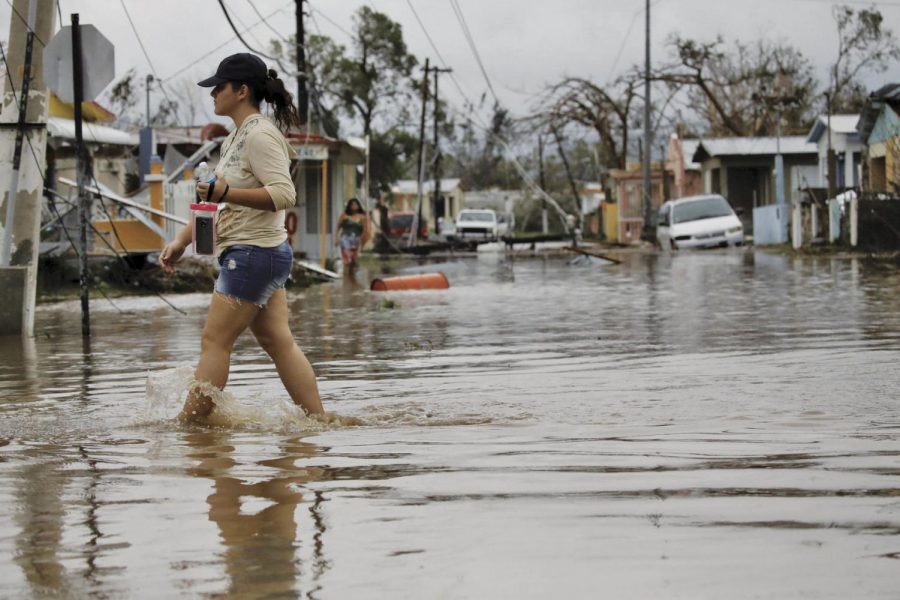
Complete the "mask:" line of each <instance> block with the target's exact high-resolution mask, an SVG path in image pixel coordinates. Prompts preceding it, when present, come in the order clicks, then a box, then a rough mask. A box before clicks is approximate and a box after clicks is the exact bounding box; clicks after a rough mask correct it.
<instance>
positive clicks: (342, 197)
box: [285, 133, 372, 261]
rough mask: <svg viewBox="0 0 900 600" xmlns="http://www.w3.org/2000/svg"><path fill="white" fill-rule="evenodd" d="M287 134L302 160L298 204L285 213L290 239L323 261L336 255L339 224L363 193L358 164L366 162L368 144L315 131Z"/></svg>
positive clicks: (296, 174) (298, 172)
mask: <svg viewBox="0 0 900 600" xmlns="http://www.w3.org/2000/svg"><path fill="white" fill-rule="evenodd" d="M287 138H288V143H289V144H290V146H291V147H292V148H293V149H294V150H295V151H296V152H297V161H298V164H297V166H296V168H295V169H294V187H295V188H296V189H297V204H296V205H295V206H294V207H292V208H290V209H288V210H287V211H286V214H285V228H286V229H287V233H288V241H290V243H291V247H292V248H293V250H294V252H295V253H297V254H302V255H305V256H307V257H310V258H316V259H318V260H320V261H321V260H323V257H324V258H333V257H336V256H338V249H337V248H335V246H334V230H335V225H336V224H337V220H338V217H340V214H341V212H342V211H343V210H344V206H345V204H346V203H347V201H348V200H349V199H350V198H359V197H360V196H359V189H358V186H357V166H358V165H362V164H364V163H365V147H364V146H360V144H358V143H350V142H348V141H346V140H338V139H334V138H329V137H325V136H320V135H314V134H309V135H306V134H303V133H291V134H289V135H288V136H287ZM323 184H324V185H323ZM362 204H363V208H366V203H365V202H362ZM368 208H369V209H370V210H371V208H372V207H368ZM323 228H324V230H325V231H324V233H325V236H324V238H323V237H322V229H323ZM323 249H324V254H323Z"/></svg>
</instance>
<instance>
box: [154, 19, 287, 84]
mask: <svg viewBox="0 0 900 600" xmlns="http://www.w3.org/2000/svg"><path fill="white" fill-rule="evenodd" d="M292 5H293V2H289V3H288V4H285V5H284V6H282V7H281V8H279V9H277V10H274V11H272V12H271V13H269V14H268V15H267V16H266V18H272V17H273V16H274V15H277V14H278V13H280V12H282V11H283V10H284V9H285V8H287V7H288V6H292ZM260 23H262V20H259V21H257V22H256V23H254V24H253V25H251V26H250V29H252V28H254V27H256V26H257V25H259V24H260ZM246 31H249V29H248V30H245V31H244V32H242V33H246ZM236 39H237V36H234V35H233V36H231V37H230V38H228V39H227V40H225V41H224V42H222V43H221V44H219V45H218V46H216V47H215V48H213V49H212V50H210V51H209V52H207V53H206V54H204V55H203V56H200V57H199V58H195V59H194V60H192V61H191V62H189V63H188V64H186V65H185V66H183V67H181V68H180V69H178V70H177V71H175V72H174V73H172V74H171V75H169V76H168V77H166V78H164V79H161V80H160V81H169V80H171V79H173V78H175V77H177V76H178V75H181V74H182V73H184V72H185V71H187V70H188V69H190V68H191V67H194V66H196V65H197V63H199V62H200V61H202V60H203V59H205V58H208V57H209V56H211V55H212V54H214V53H216V52H218V51H219V50H221V49H222V48H224V47H225V46H227V45H228V44H230V43H231V42H233V41H234V40H236Z"/></svg>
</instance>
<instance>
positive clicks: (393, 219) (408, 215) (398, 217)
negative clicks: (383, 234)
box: [388, 212, 428, 240]
mask: <svg viewBox="0 0 900 600" xmlns="http://www.w3.org/2000/svg"><path fill="white" fill-rule="evenodd" d="M415 216H416V213H414V212H395V213H391V215H390V216H389V217H388V235H390V236H392V237H407V236H409V234H410V232H411V231H412V224H413V218H415ZM418 237H419V239H423V240H424V239H427V238H428V224H427V223H425V222H424V221H421V222H420V223H419V236H418Z"/></svg>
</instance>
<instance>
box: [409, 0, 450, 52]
mask: <svg viewBox="0 0 900 600" xmlns="http://www.w3.org/2000/svg"><path fill="white" fill-rule="evenodd" d="M406 4H408V5H409V9H410V10H411V11H412V14H413V16H414V17H415V18H416V21H418V23H419V27H421V28H422V32H423V33H424V34H425V38H426V39H427V40H428V43H429V44H431V49H432V50H434V53H435V54H436V55H437V57H438V60H440V61H441V64H443V65H444V68H447V61H446V60H444V57H443V56H441V52H440V50H438V49H437V46H436V45H435V44H434V40H433V39H431V34H429V33H428V30H427V29H425V24H424V23H422V19H421V18H419V13H418V12H417V11H416V7H415V6H413V3H412V0H406Z"/></svg>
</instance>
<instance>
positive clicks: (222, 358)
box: [177, 294, 260, 423]
mask: <svg viewBox="0 0 900 600" xmlns="http://www.w3.org/2000/svg"><path fill="white" fill-rule="evenodd" d="M259 312H260V308H259V306H257V305H255V304H252V303H250V302H244V301H239V300H235V299H234V298H230V297H228V296H223V295H222V294H213V297H212V301H211V302H210V303H209V313H208V314H207V315H206V326H205V327H204V328H203V336H202V338H201V340H200V362H199V363H198V364H197V369H196V371H194V379H195V380H196V381H197V382H201V384H202V383H203V382H205V383H208V384H210V385H212V386H213V387H215V388H218V389H220V390H221V389H223V388H224V387H225V384H226V383H227V382H228V369H229V367H230V366H231V351H232V350H233V349H234V342H235V341H236V340H237V338H238V336H239V335H241V333H242V332H243V331H244V330H245V329H247V327H248V326H249V325H250V323H251V322H252V321H253V319H254V318H255V317H256V315H257V313H259ZM214 406H215V405H214V404H213V401H212V399H211V398H210V397H209V396H208V395H205V394H203V393H202V390H201V389H200V386H198V385H195V386H194V387H192V388H191V390H190V392H189V393H188V398H187V401H185V403H184V408H182V409H181V412H180V413H179V414H178V417H177V419H178V420H179V421H181V422H182V423H188V422H193V421H203V420H204V419H205V418H206V417H207V416H209V413H211V412H212V409H213V407H214Z"/></svg>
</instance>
